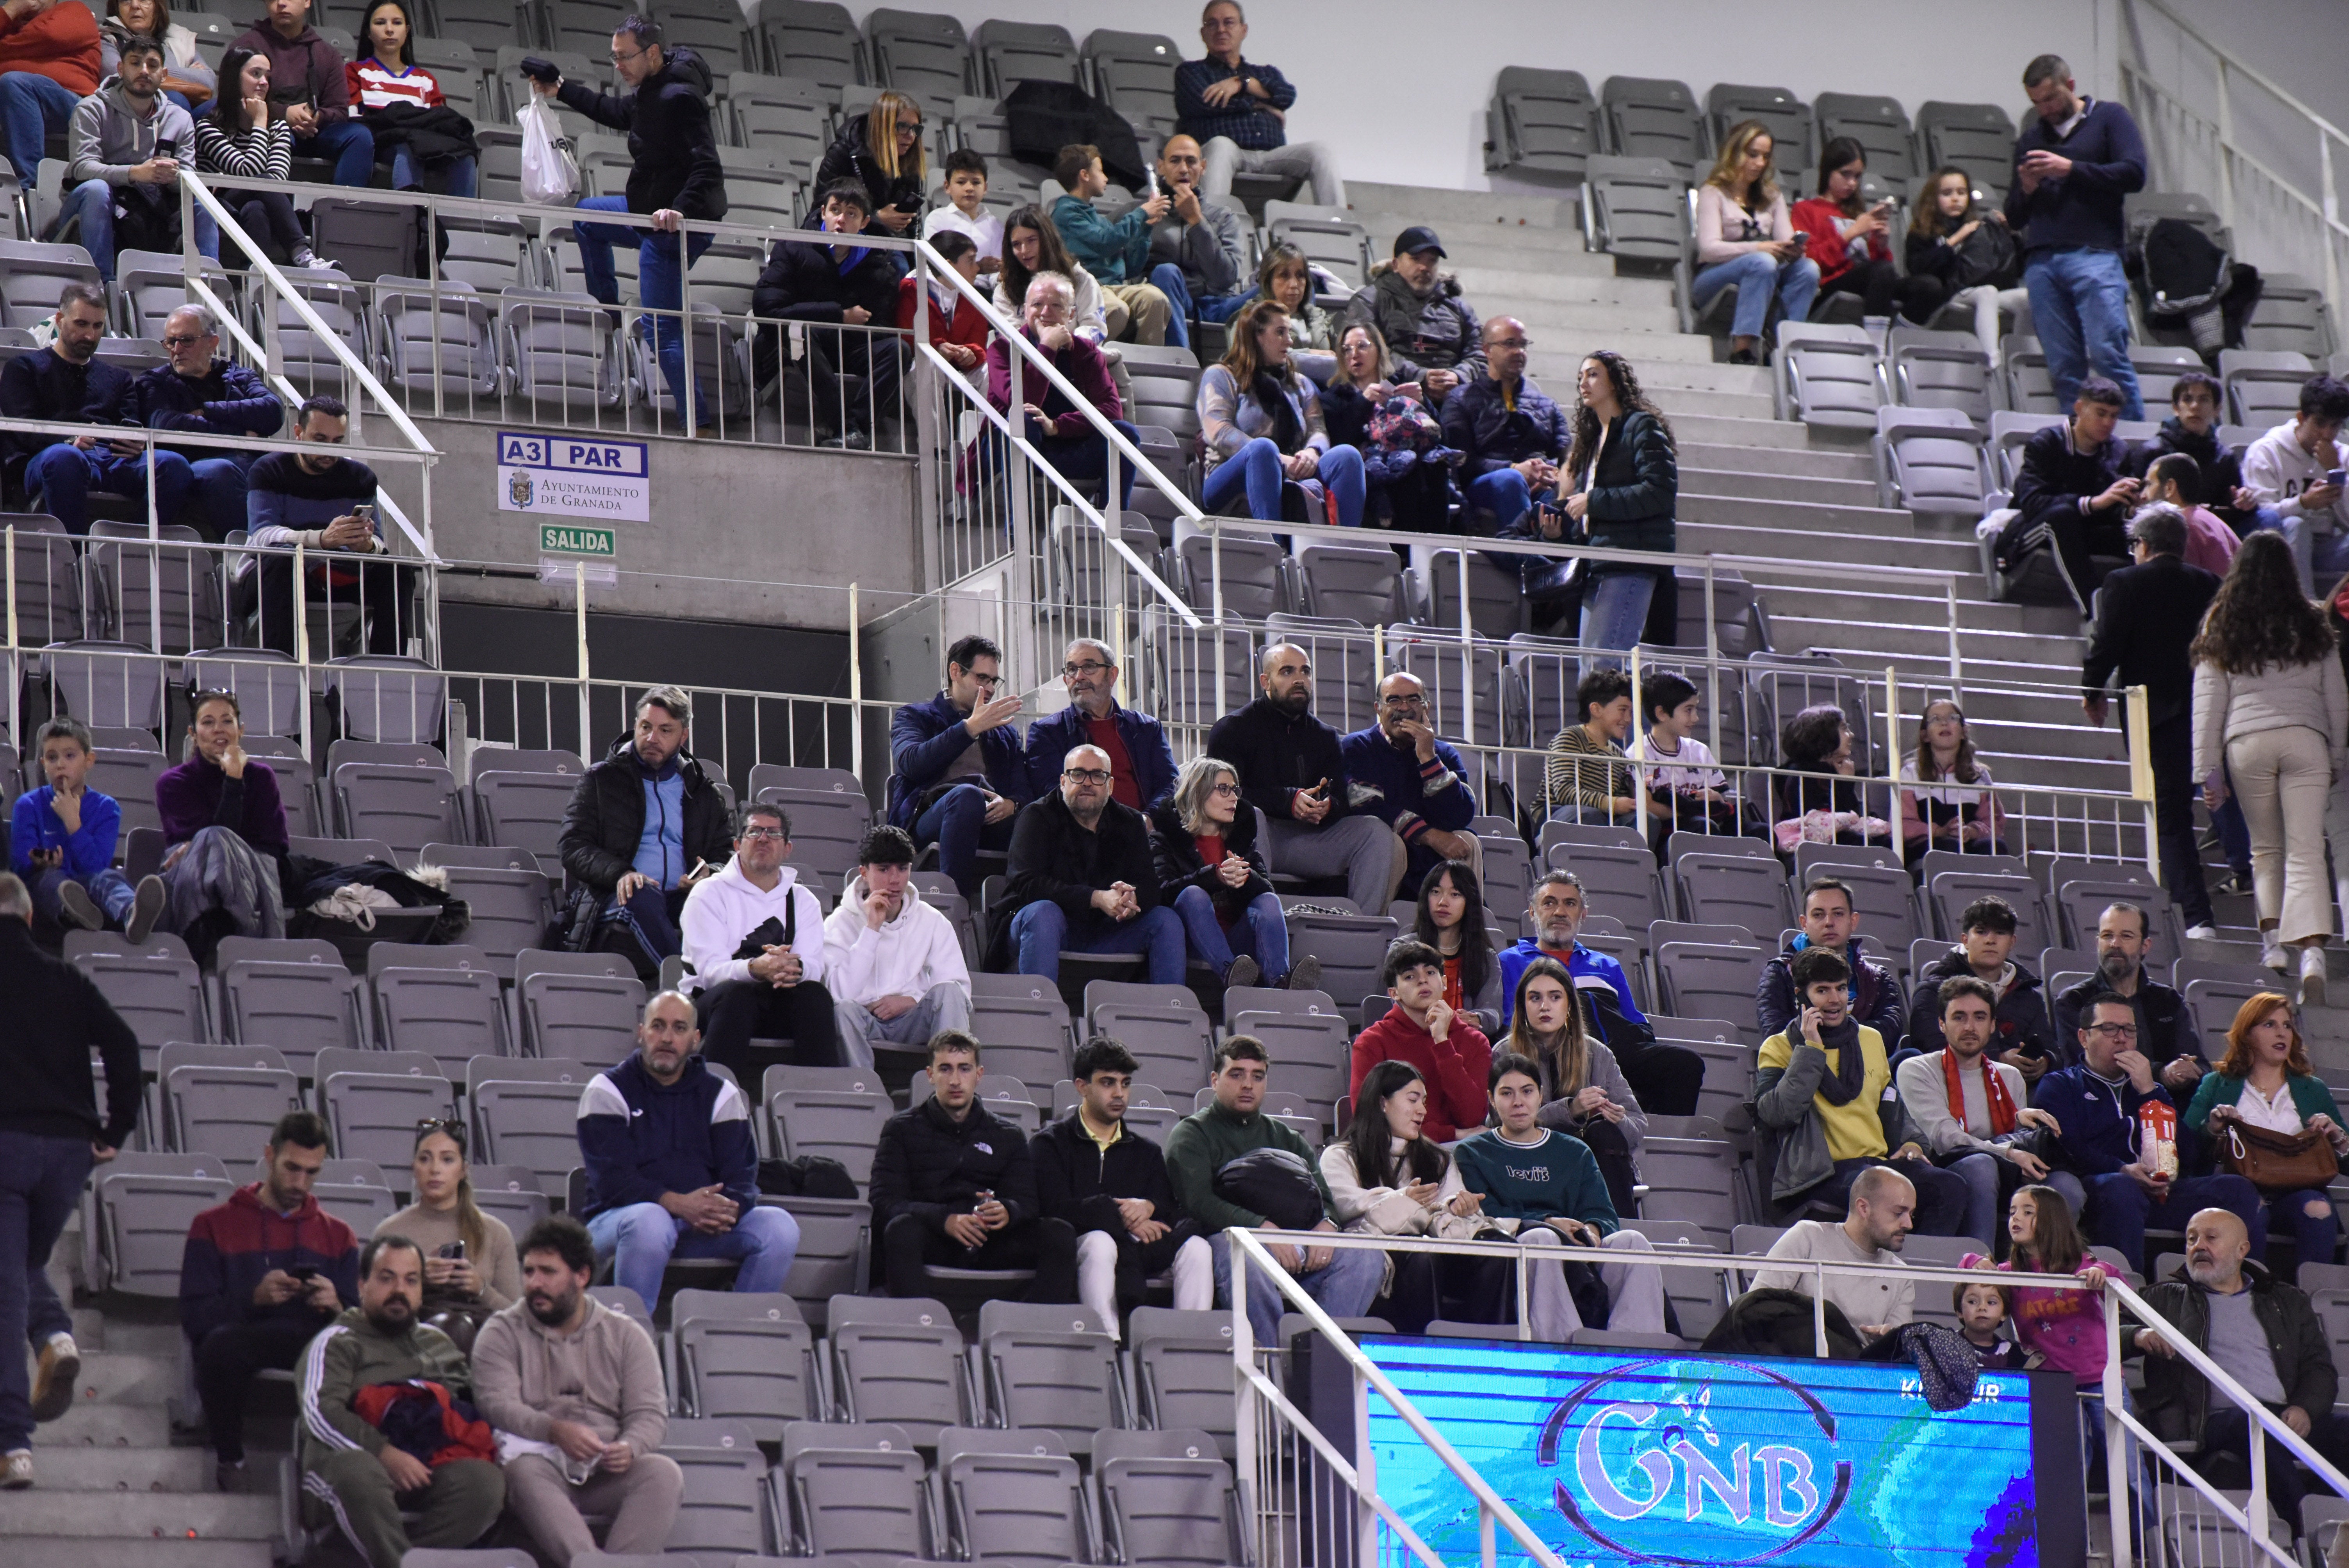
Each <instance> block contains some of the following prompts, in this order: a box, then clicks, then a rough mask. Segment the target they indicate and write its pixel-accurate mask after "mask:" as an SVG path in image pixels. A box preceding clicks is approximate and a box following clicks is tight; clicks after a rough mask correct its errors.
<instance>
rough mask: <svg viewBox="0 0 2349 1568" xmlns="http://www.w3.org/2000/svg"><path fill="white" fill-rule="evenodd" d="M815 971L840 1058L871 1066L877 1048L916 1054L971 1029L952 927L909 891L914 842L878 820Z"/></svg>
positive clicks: (964, 971) (966, 980) (965, 970)
mask: <svg viewBox="0 0 2349 1568" xmlns="http://www.w3.org/2000/svg"><path fill="white" fill-rule="evenodd" d="M823 967H824V974H825V976H826V978H827V981H828V984H827V985H826V986H825V989H826V990H828V991H830V992H831V993H832V995H833V1012H834V1013H835V1015H836V1016H837V1017H838V1019H839V1029H840V1045H841V1050H842V1053H843V1055H844V1056H846V1057H848V1059H849V1061H850V1063H851V1064H852V1065H854V1066H857V1067H866V1068H869V1067H871V1066H872V1065H873V1050H874V1046H875V1045H876V1044H881V1043H885V1044H888V1045H892V1046H895V1047H900V1048H901V1049H903V1050H905V1051H918V1050H920V1049H921V1048H922V1047H925V1046H926V1045H927V1044H928V1043H929V1039H930V1037H931V1036H932V1035H935V1034H936V1033H937V1032H938V1031H939V1030H940V1029H967V1028H968V1027H969V1026H970V966H969V965H968V963H966V962H965V961H964V958H963V954H962V939H961V938H960V937H959V936H957V935H956V934H955V928H954V923H953V922H952V921H950V920H948V919H947V917H946V916H945V914H943V913H940V912H939V910H938V908H937V906H936V905H935V904H932V903H928V902H927V901H926V900H925V899H924V898H923V897H922V890H921V889H919V888H917V887H916V886H915V885H914V840H913V837H912V835H911V834H909V833H907V832H906V831H905V829H903V828H893V827H890V826H889V825H888V824H887V823H885V822H884V823H881V824H879V825H877V826H875V827H871V828H867V829H866V830H864V838H863V839H861V840H859V841H858V842H857V845H856V870H855V872H854V874H852V875H851V876H850V877H849V879H848V885H847V886H846V887H845V888H843V889H842V890H841V893H840V903H839V906H838V907H837V908H835V909H834V910H833V912H832V914H831V915H830V917H829V918H827V919H826V920H825V921H824V923H823Z"/></svg>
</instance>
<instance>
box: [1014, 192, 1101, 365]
mask: <svg viewBox="0 0 2349 1568" xmlns="http://www.w3.org/2000/svg"><path fill="white" fill-rule="evenodd" d="M1037 273H1060V274H1061V276H1063V277H1065V278H1067V279H1068V280H1069V282H1070V284H1071V285H1072V286H1073V287H1074V288H1075V290H1076V293H1077V297H1076V314H1075V315H1073V316H1071V318H1070V322H1071V327H1072V329H1073V330H1074V331H1075V333H1076V335H1078V336H1079V337H1081V338H1083V339H1085V340H1086V341H1087V342H1089V343H1091V344H1092V346H1094V347H1096V348H1098V347H1100V346H1102V344H1103V343H1105V342H1106V341H1108V339H1109V337H1110V327H1109V318H1108V317H1107V316H1105V315H1102V309H1103V306H1102V288H1101V284H1099V283H1097V282H1095V281H1094V279H1093V275H1092V273H1089V272H1087V271H1085V269H1084V268H1083V266H1081V264H1080V263H1078V261H1077V259H1076V258H1075V257H1074V256H1072V255H1071V254H1069V247H1068V244H1067V242H1064V241H1063V240H1062V239H1061V231H1060V230H1058V229H1056V228H1054V227H1053V226H1052V217H1051V214H1050V213H1049V212H1047V211H1044V209H1042V208H1041V207H1039V206H1037V205H1036V204H1035V203H1034V202H1032V201H1030V202H1029V203H1028V204H1027V205H1026V206H1024V207H1014V208H1013V209H1011V216H1009V218H1006V219H1004V220H1003V273H1002V277H1001V279H1000V280H999V282H998V283H997V284H996V292H995V301H996V304H999V305H1000V306H1002V307H1003V311H1004V314H1005V315H1010V316H1013V317H1017V316H1018V315H1019V307H1020V306H1021V305H1023V304H1026V303H1027V300H1028V280H1029V279H1030V278H1032V277H1034V276H1035V275H1036V274H1037Z"/></svg>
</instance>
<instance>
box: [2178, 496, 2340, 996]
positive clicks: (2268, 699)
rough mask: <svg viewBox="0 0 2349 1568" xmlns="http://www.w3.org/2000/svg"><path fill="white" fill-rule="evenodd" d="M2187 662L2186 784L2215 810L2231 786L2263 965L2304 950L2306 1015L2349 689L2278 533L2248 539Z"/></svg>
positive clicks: (2319, 614)
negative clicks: (2329, 809) (2327, 814)
mask: <svg viewBox="0 0 2349 1568" xmlns="http://www.w3.org/2000/svg"><path fill="white" fill-rule="evenodd" d="M2189 651H2190V652H2191V654H2192V655H2193V658H2194V776H2195V777H2196V778H2198V779H2201V780H2202V799H2204V800H2205V801H2206V802H2207V803H2209V806H2210V808H2211V809H2212V810H2217V809H2218V807H2219V806H2220V804H2221V803H2222V802H2223V801H2225V799H2227V795H2228V783H2227V781H2228V779H2233V780H2234V789H2235V792H2236V793H2237V794H2238V795H2240V797H2241V799H2242V806H2243V817H2244V820H2246V821H2247V822H2248V823H2249V824H2250V826H2251V887H2252V892H2254V894H2255V895H2256V896H2257V900H2258V903H2259V919H2260V939H2261V942H2262V943H2263V944H2266V947H2267V951H2266V953H2265V954H2263V955H2262V956H2261V963H2263V964H2265V965H2267V966H2268V967H2269V968H2271V969H2273V970H2275V971H2276V972H2277V973H2279V974H2289V973H2290V972H2291V966H2292V956H2291V949H2292V948H2295V947H2297V948H2298V949H2299V950H2300V985H2301V1002H2302V1006H2309V1005H2312V1004H2318V1003H2322V1002H2323V999H2324V982H2325V974H2324V943H2325V939H2326V938H2327V937H2328V936H2330V935H2331V934H2333V908H2332V899H2331V892H2332V888H2331V885H2330V884H2329V882H2327V881H2326V877H2325V869H2324V863H2325V862H2324V809H2325V804H2326V801H2327V800H2328V799H2330V797H2331V795H2332V792H2333V784H2334V781H2335V780H2337V779H2343V778H2344V777H2349V769H2344V756H2343V746H2344V740H2349V689H2344V685H2343V681H2342V675H2341V661H2340V660H2339V659H2338V658H2336V657H2335V656H2334V645H2333V628H2332V626H2331V625H2330V624H2327V623H2326V621H2325V619H2324V612H2323V611H2322V610H2320V609H2318V608H2317V606H2316V605H2315V604H2314V603H2313V602H2311V601H2310V600H2309V599H2308V597H2307V596H2306V595H2304V594H2303V593H2302V592H2301V590H2300V574H2299V573H2298V571H2297V570H2296V569H2295V568H2294V566H2293V564H2292V548H2291V546H2290V545H2288V544H2286V543H2285V542H2284V538H2283V535H2282V534H2280V533H2275V532H2272V531H2261V532H2257V533H2253V534H2252V535H2251V536H2250V537H2249V538H2247V539H2245V540H2244V541H2243V547H2242V549H2241V550H2240V552H2237V554H2236V556H2235V564H2234V565H2233V566H2232V567H2230V569H2229V570H2228V573H2227V575H2226V578H2225V580H2224V581H2223V582H2221V583H2220V584H2219V593H2218V597H2216V598H2214V599H2212V600H2211V601H2210V608H2209V611H2208V612H2207V613H2206V614H2204V615H2203V617H2202V632H2201V634H2200V635H2199V636H2198V637H2196V638H2195V639H2194V645H2193V647H2192V648H2191V649H2190V650H2189Z"/></svg>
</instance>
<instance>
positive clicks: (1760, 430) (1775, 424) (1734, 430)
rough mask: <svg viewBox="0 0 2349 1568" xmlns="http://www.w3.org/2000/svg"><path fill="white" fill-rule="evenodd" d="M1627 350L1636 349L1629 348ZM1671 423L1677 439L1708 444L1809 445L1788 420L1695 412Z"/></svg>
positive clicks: (1791, 447)
mask: <svg viewBox="0 0 2349 1568" xmlns="http://www.w3.org/2000/svg"><path fill="white" fill-rule="evenodd" d="M1624 352H1625V353H1627V354H1628V353H1630V352H1632V351H1631V350H1630V349H1629V348H1627V349H1625V350H1624ZM1671 426H1672V435H1673V438H1675V439H1676V440H1679V441H1685V442H1693V443H1698V444H1701V445H1705V446H1728V447H1748V448H1763V447H1776V448H1780V449H1785V450H1787V451H1800V450H1804V449H1806V448H1807V446H1808V441H1807V439H1806V437H1805V436H1804V434H1803V428H1802V427H1801V426H1800V425H1797V424H1794V423H1792V422H1791V421H1789V420H1785V419H1747V418H1721V417H1719V416H1717V415H1711V414H1692V415H1690V416H1688V417H1687V418H1673V419H1672V421H1671ZM1765 471H1766V470H1765Z"/></svg>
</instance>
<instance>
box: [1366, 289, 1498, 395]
mask: <svg viewBox="0 0 2349 1568" xmlns="http://www.w3.org/2000/svg"><path fill="white" fill-rule="evenodd" d="M1371 273H1372V274H1373V275H1372V277H1371V282H1370V284H1369V285H1368V286H1367V287H1365V288H1363V289H1361V290H1360V291H1358V292H1357V293H1356V294H1355V295H1354V297H1353V298H1352V299H1350V300H1349V301H1347V302H1346V325H1348V326H1363V325H1368V326H1375V327H1377V328H1378V329H1379V333H1380V335H1381V336H1383V337H1384V338H1385V339H1386V340H1387V348H1388V350H1389V352H1391V353H1392V355H1393V356H1394V379H1395V380H1396V381H1397V382H1398V383H1401V382H1405V381H1416V380H1418V379H1419V378H1420V374H1421V372H1423V371H1425V370H1456V371H1458V372H1459V373H1460V378H1461V379H1462V380H1463V381H1475V380H1479V379H1481V378H1482V377H1484V374H1485V329H1484V326H1483V325H1482V324H1481V323H1480V322H1478V320H1477V319H1476V312H1475V309H1474V308H1473V307H1471V306H1470V304H1468V302H1467V301H1466V300H1465V299H1464V298H1462V297H1461V294H1460V280H1459V279H1458V278H1456V277H1454V276H1453V275H1452V274H1451V273H1437V274H1436V278H1435V284H1434V287H1433V289H1431V290H1430V291H1429V292H1428V293H1427V294H1421V293H1420V292H1419V291H1418V290H1416V289H1414V288H1413V287H1412V286H1411V284H1408V283H1405V282H1404V281H1403V276H1402V273H1399V272H1397V271H1395V270H1394V265H1393V263H1391V262H1389V263H1380V264H1379V265H1378V266H1376V267H1373V268H1372V269H1371Z"/></svg>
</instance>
